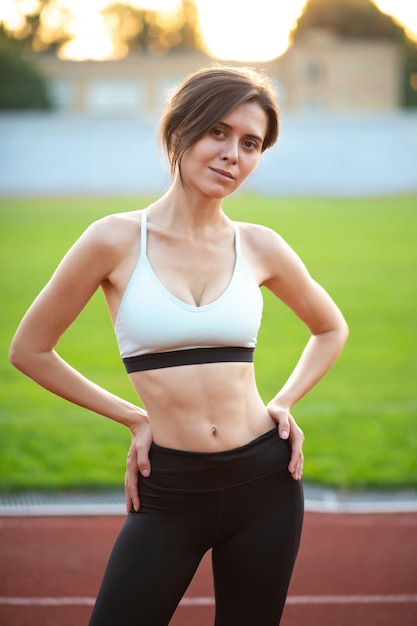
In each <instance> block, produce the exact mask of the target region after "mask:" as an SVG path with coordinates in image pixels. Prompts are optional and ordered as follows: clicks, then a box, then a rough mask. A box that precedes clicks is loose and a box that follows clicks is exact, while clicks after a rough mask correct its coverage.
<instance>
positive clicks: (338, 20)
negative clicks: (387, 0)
mask: <svg viewBox="0 0 417 626" xmlns="http://www.w3.org/2000/svg"><path fill="white" fill-rule="evenodd" d="M312 29H323V30H329V31H331V32H332V33H334V34H336V35H338V36H339V37H341V38H343V39H391V40H392V39H394V40H398V41H399V40H400V39H401V38H402V36H403V34H404V31H403V29H402V28H401V27H400V26H397V24H396V23H395V22H394V20H393V19H392V18H391V17H390V16H389V15H386V14H385V13H382V12H381V11H380V10H379V9H378V7H377V6H376V5H375V4H374V3H373V2H372V0H308V2H307V4H306V6H305V8H304V11H303V13H302V15H301V16H300V17H299V19H298V21H297V23H296V26H295V29H294V30H293V31H292V38H293V41H296V40H297V39H299V38H301V37H303V36H304V35H305V34H306V33H307V32H309V31H311V30H312Z"/></svg>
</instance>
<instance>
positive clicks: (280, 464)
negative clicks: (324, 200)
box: [11, 67, 347, 626]
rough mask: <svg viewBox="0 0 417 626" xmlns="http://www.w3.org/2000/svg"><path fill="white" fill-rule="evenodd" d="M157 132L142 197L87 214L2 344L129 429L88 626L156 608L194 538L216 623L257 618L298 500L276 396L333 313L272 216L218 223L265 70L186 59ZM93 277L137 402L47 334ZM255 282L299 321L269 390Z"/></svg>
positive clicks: (294, 544) (330, 337)
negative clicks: (101, 214) (120, 517)
mask: <svg viewBox="0 0 417 626" xmlns="http://www.w3.org/2000/svg"><path fill="white" fill-rule="evenodd" d="M160 132H161V138H162V141H163V144H164V146H165V149H166V152H167V155H168V158H169V161H170V165H171V172H172V184H171V186H170V187H169V189H168V191H167V192H166V193H165V194H164V195H163V196H162V197H161V198H159V199H158V200H157V201H156V202H154V203H153V204H151V205H150V206H149V207H147V209H146V210H142V211H133V212H131V213H127V214H120V215H112V216H108V217H105V218H104V219H102V220H99V221H98V222H95V223H94V224H92V225H91V226H90V227H89V228H88V229H87V230H86V232H85V233H84V234H83V235H82V236H81V238H80V239H79V240H78V241H77V242H76V243H75V245H74V246H73V248H72V249H71V250H70V251H69V252H68V254H67V255H66V256H65V258H64V259H63V261H62V262H61V264H60V266H59V267H58V269H57V270H56V272H55V274H54V276H53V277H52V279H51V281H50V282H49V283H48V285H47V286H46V287H45V289H44V290H43V291H42V292H41V294H40V295H39V296H38V298H37V299H36V300H35V302H34V303H33V305H32V306H31V308H30V309H29V311H28V313H27V314H26V316H25V317H24V319H23V321H22V322H21V325H20V326H19V328H18V330H17V333H16V336H15V338H14V341H13V344H12V348H11V361H12V363H13V364H14V365H15V366H16V367H18V368H19V369H21V370H22V371H23V372H24V373H25V374H27V375H28V376H30V377H31V378H33V379H35V380H36V381H37V382H38V383H39V384H41V385H42V386H44V387H46V388H47V389H49V390H50V391H52V392H53V393H55V394H58V395H59V396H61V397H63V398H65V399H67V400H69V401H71V402H73V403H75V404H78V405H81V406H83V407H86V408H88V409H91V410H92V411H95V412H96V413H100V414H102V415H104V416H106V417H109V418H111V419H113V420H115V421H117V422H120V423H121V424H123V425H125V426H127V427H128V428H129V429H130V430H131V433H132V445H131V449H130V452H129V455H128V462H127V474H126V499H127V510H128V513H129V515H128V516H127V519H126V522H125V524H124V526H123V528H122V530H121V533H120V535H119V538H118V540H117V541H116V544H115V547H114V549H113V552H112V555H111V557H110V560H109V564H108V567H107V570H106V573H105V576H104V580H103V583H102V586H101V589H100V592H99V595H98V599H97V602H96V606H95V608H94V611H93V615H92V618H91V622H90V624H91V626H103V625H110V624H112V625H117V626H121V625H124V624H126V625H127V624H129V625H130V624H143V625H144V626H163V625H166V624H168V622H169V620H170V618H171V616H172V614H173V612H174V611H175V608H176V606H177V605H178V603H179V601H180V599H181V597H182V595H183V594H184V592H185V590H186V588H187V586H188V584H189V582H190V580H191V579H192V577H193V574H194V572H195V570H196V568H197V566H198V564H199V562H200V560H201V558H202V556H203V555H204V554H205V552H207V550H209V549H210V548H211V549H212V559H213V574H214V585H215V595H216V621H215V623H216V626H244V625H248V626H249V625H250V626H255V625H256V626H272V625H276V624H278V623H279V621H280V617H281V613H282V610H283V607H284V603H285V598H286V594H287V589H288V585H289V581H290V577H291V573H292V570H293V566H294V562H295V558H296V554H297V550H298V545H299V541H300V534H301V527H302V517H303V497H302V487H301V483H300V479H301V476H302V470H303V454H302V442H303V434H302V431H301V430H300V429H299V428H298V426H297V425H296V423H295V421H294V419H293V417H292V416H291V412H290V411H291V409H292V407H293V406H294V404H295V403H296V402H297V401H298V400H299V399H300V398H301V397H302V396H304V395H305V394H306V393H307V392H308V391H309V390H310V389H311V388H312V387H313V386H314V385H315V384H316V383H317V382H318V381H319V380H320V379H321V378H322V377H323V376H324V374H325V373H326V372H327V371H328V370H329V368H330V367H331V365H332V364H333V363H334V361H335V360H336V358H337V356H338V354H339V352H340V350H341V349H342V346H343V344H344V342H345V340H346V336H347V328H346V323H345V321H344V319H343V317H342V315H341V313H340V311H339V309H338V308H337V306H336V305H335V304H334V302H333V301H332V300H331V298H330V297H329V295H328V294H327V293H326V292H325V291H324V290H323V289H322V288H321V287H320V286H319V285H318V284H317V283H316V282H315V281H314V280H313V279H312V278H311V277H310V275H309V273H308V272H307V270H306V268H305V266H304V265H303V264H302V262H301V261H300V259H299V258H298V257H297V256H296V254H295V253H294V252H293V251H292V250H291V249H290V248H289V247H288V245H287V244H286V243H285V242H284V241H283V240H282V239H281V238H280V237H279V236H278V235H277V234H276V233H275V232H273V231H272V230H270V229H268V228H266V227H263V226H259V225H253V224H244V223H239V224H237V223H234V222H232V221H231V220H230V219H229V218H228V217H227V216H226V215H225V214H224V212H223V210H222V201H223V199H224V198H225V197H226V196H228V195H230V194H231V193H233V192H234V191H236V190H237V189H238V188H239V187H240V186H241V185H242V184H243V182H244V181H245V180H246V178H247V177H248V176H249V175H250V174H251V173H252V172H253V170H254V169H255V168H256V166H257V165H258V162H259V159H260V157H261V154H262V152H263V151H264V150H266V149H267V148H269V147H270V146H272V145H273V144H274V143H275V141H276V139H277V136H278V109H277V105H276V102H275V100H274V96H273V93H272V91H271V88H270V85H269V84H268V81H267V79H266V78H265V77H263V76H261V75H259V74H257V73H255V72H253V71H249V70H245V69H242V70H240V69H232V68H227V67H209V68H205V69H202V70H199V71H197V72H195V73H194V74H192V75H190V76H189V77H187V78H186V79H185V80H184V82H183V83H182V84H181V85H180V86H179V88H178V89H177V91H176V93H175V94H174V96H173V98H172V99H171V101H170V102H169V103H168V105H167V107H166V110H165V112H164V114H163V117H162V121H161V126H160ZM99 285H100V286H101V287H102V289H103V292H104V294H105V297H106V300H107V303H108V308H109V311H110V315H111V318H112V321H113V324H114V328H115V333H116V337H117V340H118V344H119V348H120V353H121V357H122V358H123V362H124V363H125V366H126V369H127V372H128V373H129V376H130V379H131V381H132V383H133V385H134V387H135V389H136V391H137V393H138V395H139V397H140V398H141V399H142V402H143V405H144V406H145V407H146V411H145V410H143V409H141V408H139V407H137V406H134V405H132V404H130V403H128V402H125V401H124V400H122V399H121V398H118V397H116V396H114V395H113V394H111V393H109V392H108V391H106V390H104V389H102V388H100V387H98V386H97V385H95V384H93V383H92V382H90V381H89V380H87V379H86V378H84V377H83V376H82V375H81V374H80V373H79V372H77V371H75V370H74V369H72V368H71V367H70V365H68V364H67V363H66V362H64V361H63V360H62V359H60V357H59V356H58V355H57V354H56V352H55V351H54V347H55V345H56V343H57V342H58V340H59V338H60V336H61V335H62V333H63V332H64V331H65V330H66V328H67V327H68V326H69V325H70V324H71V323H72V322H73V321H74V319H75V318H76V317H77V316H78V314H79V313H80V311H81V310H82V309H83V307H84V306H85V305H86V304H87V302H88V301H89V299H90V298H91V296H92V295H93V293H94V292H95V291H96V289H97V287H98V286H99ZM260 285H263V286H265V287H267V288H268V289H269V290H271V291H272V292H273V293H274V294H275V295H276V296H277V297H278V298H279V299H281V300H282V301H283V302H284V303H285V304H286V305H287V306H289V307H290V308H291V309H292V310H293V311H294V313H295V314H296V315H297V316H298V317H299V318H300V319H301V320H302V321H303V322H304V323H305V324H306V325H307V327H308V328H309V330H310V331H311V338H310V340H309V342H308V344H307V346H306V348H305V350H304V351H303V354H302V355H301V357H300V360H299V362H298V364H297V366H296V367H295V369H294V371H293V372H292V374H291V375H290V377H289V379H288V380H287V382H286V383H285V385H284V386H283V388H282V389H281V390H280V391H279V392H278V393H277V395H276V396H275V397H274V398H273V399H272V400H271V401H270V402H269V403H268V404H267V406H265V404H264V402H263V401H262V400H261V398H260V395H259V393H258V391H257V388H256V383H255V377H254V368H253V350H254V347H255V343H256V337H257V333H258V329H259V325H260V321H261V314H262V298H261V295H260V290H259V286H260ZM149 451H150V454H149V456H148V453H149ZM138 468H139V473H138ZM138 476H139V479H138Z"/></svg>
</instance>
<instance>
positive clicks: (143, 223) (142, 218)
mask: <svg viewBox="0 0 417 626" xmlns="http://www.w3.org/2000/svg"><path fill="white" fill-rule="evenodd" d="M146 231H147V222H146V210H143V211H142V213H141V214H140V256H141V257H145V256H146V239H147V237H146V234H147V233H146Z"/></svg>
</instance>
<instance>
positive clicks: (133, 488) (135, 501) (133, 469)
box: [125, 449, 140, 513]
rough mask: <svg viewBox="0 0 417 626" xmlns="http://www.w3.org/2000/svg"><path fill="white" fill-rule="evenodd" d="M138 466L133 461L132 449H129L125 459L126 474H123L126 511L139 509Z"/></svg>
mask: <svg viewBox="0 0 417 626" xmlns="http://www.w3.org/2000/svg"><path fill="white" fill-rule="evenodd" d="M138 481H139V477H138V466H137V463H136V461H135V455H134V454H133V453H132V449H131V450H129V454H128V455H127V460H126V474H125V497H126V510H127V512H128V513H130V512H131V511H132V508H133V509H134V510H135V511H139V506H140V502H139V493H138Z"/></svg>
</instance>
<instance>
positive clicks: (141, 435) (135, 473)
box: [125, 422, 152, 513]
mask: <svg viewBox="0 0 417 626" xmlns="http://www.w3.org/2000/svg"><path fill="white" fill-rule="evenodd" d="M131 431H132V443H131V444H130V448H129V452H128V455H127V459H126V474H125V497H126V511H127V512H128V513H130V512H131V511H132V510H135V511H136V512H137V511H139V507H140V500H139V492H138V482H139V473H140V474H142V476H145V477H146V476H149V475H150V473H151V464H150V461H149V450H150V447H151V444H152V430H151V427H150V424H149V422H146V423H145V424H141V425H140V426H135V427H134V428H131Z"/></svg>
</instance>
